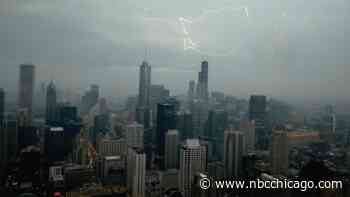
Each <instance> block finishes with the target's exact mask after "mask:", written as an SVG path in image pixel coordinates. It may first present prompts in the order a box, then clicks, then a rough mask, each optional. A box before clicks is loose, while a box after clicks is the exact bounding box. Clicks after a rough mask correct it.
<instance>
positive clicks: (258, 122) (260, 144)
mask: <svg viewBox="0 0 350 197" xmlns="http://www.w3.org/2000/svg"><path fill="white" fill-rule="evenodd" d="M249 120H250V121H252V120H254V121H255V132H256V133H255V135H256V138H257V140H256V143H257V144H256V148H258V149H264V150H267V149H268V141H269V136H268V133H267V131H266V96H263V95H252V96H251V97H250V100H249Z"/></svg>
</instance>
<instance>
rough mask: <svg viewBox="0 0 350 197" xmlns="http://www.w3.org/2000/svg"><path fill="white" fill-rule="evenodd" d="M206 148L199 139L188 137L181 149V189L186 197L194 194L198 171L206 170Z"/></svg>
mask: <svg viewBox="0 0 350 197" xmlns="http://www.w3.org/2000/svg"><path fill="white" fill-rule="evenodd" d="M206 155H207V153H206V148H205V146H201V145H200V143H199V140H198V139H187V140H186V141H185V142H184V144H183V146H182V147H181V149H180V191H181V193H182V195H183V196H184V197H191V196H192V193H191V191H192V184H193V182H194V177H195V175H196V174H197V173H201V172H202V173H203V172H205V170H206V169H205V168H206V167H205V166H206V162H207V158H206Z"/></svg>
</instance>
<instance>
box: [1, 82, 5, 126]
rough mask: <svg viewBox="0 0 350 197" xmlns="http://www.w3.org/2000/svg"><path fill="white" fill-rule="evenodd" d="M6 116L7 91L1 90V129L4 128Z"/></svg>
mask: <svg viewBox="0 0 350 197" xmlns="http://www.w3.org/2000/svg"><path fill="white" fill-rule="evenodd" d="M4 115H5V91H4V89H2V88H0V127H2V125H3V123H4Z"/></svg>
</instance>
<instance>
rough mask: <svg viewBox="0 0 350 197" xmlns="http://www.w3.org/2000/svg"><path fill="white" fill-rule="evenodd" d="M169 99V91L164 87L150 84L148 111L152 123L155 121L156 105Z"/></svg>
mask: <svg viewBox="0 0 350 197" xmlns="http://www.w3.org/2000/svg"><path fill="white" fill-rule="evenodd" d="M168 97H170V91H169V90H168V89H166V88H165V87H164V85H158V84H152V85H151V89H150V109H151V111H152V119H151V121H152V123H154V122H155V121H157V119H156V117H157V107H158V103H163V102H164V101H165V100H166V99H167V98H168Z"/></svg>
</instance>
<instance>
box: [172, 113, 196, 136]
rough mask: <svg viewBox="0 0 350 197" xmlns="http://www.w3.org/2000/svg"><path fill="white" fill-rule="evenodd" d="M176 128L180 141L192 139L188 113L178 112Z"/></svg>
mask: <svg viewBox="0 0 350 197" xmlns="http://www.w3.org/2000/svg"><path fill="white" fill-rule="evenodd" d="M176 128H177V129H178V131H179V133H180V137H181V139H182V140H184V139H190V138H193V137H194V136H193V121H192V114H191V112H190V111H188V110H186V111H179V112H177V114H176Z"/></svg>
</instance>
